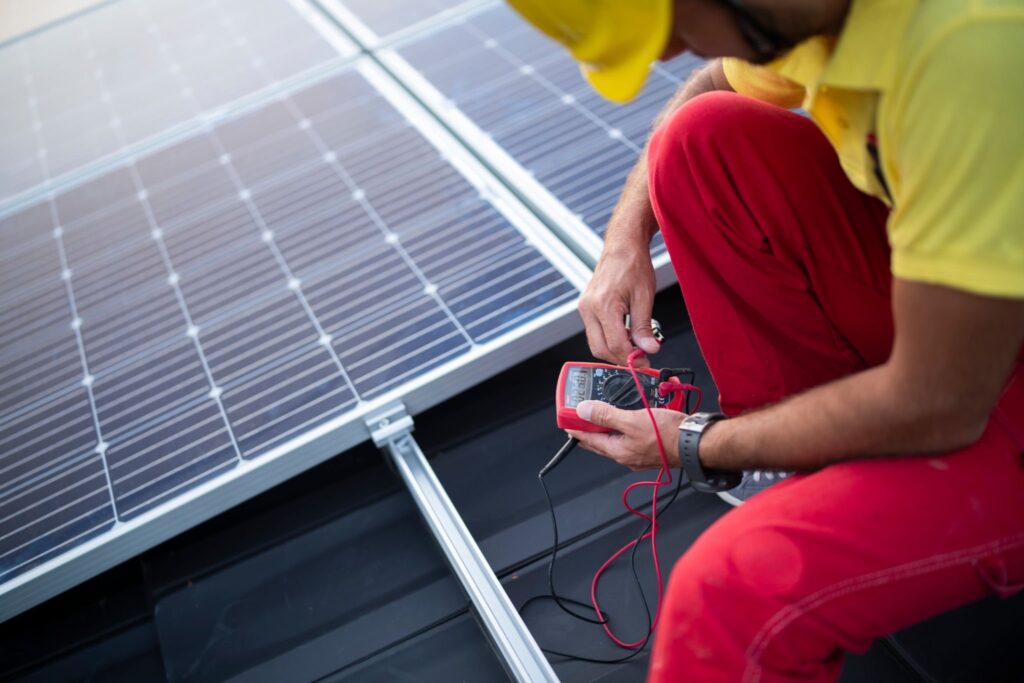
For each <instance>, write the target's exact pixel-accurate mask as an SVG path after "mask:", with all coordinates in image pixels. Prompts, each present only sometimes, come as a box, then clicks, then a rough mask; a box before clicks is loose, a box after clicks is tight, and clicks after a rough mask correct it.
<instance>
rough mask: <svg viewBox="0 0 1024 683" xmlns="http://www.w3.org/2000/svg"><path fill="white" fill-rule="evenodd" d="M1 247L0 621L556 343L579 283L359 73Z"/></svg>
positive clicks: (527, 224) (535, 231) (79, 196)
mask: <svg viewBox="0 0 1024 683" xmlns="http://www.w3.org/2000/svg"><path fill="white" fill-rule="evenodd" d="M0 240H2V245H0V246H2V247H3V249H2V255H0V284H2V292H3V294H2V295H0V334H2V345H0V348H2V359H0V386H2V387H3V388H4V391H0V396H2V400H3V403H2V405H0V618H5V617H8V616H10V615H11V614H13V613H16V612H17V611H20V610H21V609H24V608H25V607H27V606H30V605H31V604H33V603H35V602H38V601H39V600H40V599H43V598H45V597H48V596H49V595H52V594H53V593H55V592H56V591H57V590H60V589H61V588H63V587H66V586H67V585H70V584H71V583H73V582H75V581H77V580H81V579H82V578H85V577H86V576H88V575H91V574H93V573H96V572H97V571H99V570H101V569H102V568H104V567H107V566H110V565H111V564H113V563H114V562H116V561H119V560H120V559H125V558H127V557H129V556H131V555H132V554H134V553H136V552H138V551H140V550H142V549H144V548H145V547H148V546H149V545H152V544H154V543H156V542H158V541H159V540H161V539H162V538H166V537H167V536H169V535H171V534H173V533H175V532H177V531H180V530H182V529H184V528H187V527H188V526H190V525H191V524H193V523H195V522H197V521H200V520H202V519H205V518H207V517H209V516H211V515H212V514H215V513H216V512H218V511H220V510H222V509H224V508H226V507H228V506H230V505H231V504H233V503H235V502H238V501H239V500H242V499H244V498H245V497H248V496H249V495H252V494H253V493H255V492H257V491H259V490H262V489H264V488H266V487H268V486H270V485H272V484H274V483H276V482H277V481H280V480H281V479H283V478H285V477H286V476H289V475H291V474H294V473H296V472H298V471H301V470H302V469H305V468H307V467H309V466H311V465H312V464H315V463H316V462H318V461H320V460H322V459H324V458H326V457H329V456H331V455H333V454H335V453H337V452H339V451H342V450H344V449H345V448H347V447H349V446H351V445H353V444H355V443H357V442H359V441H362V440H364V439H365V438H367V436H368V434H367V431H366V427H365V426H364V425H363V424H362V417H363V416H365V415H366V414H367V413H369V412H371V411H373V410H376V409H379V408H380V407H381V406H383V405H386V404H388V403H390V402H392V401H394V400H396V399H400V400H402V401H404V402H405V404H406V406H407V408H408V409H409V410H410V411H411V412H417V411H419V410H422V409H424V408H425V407H427V406H430V405H433V404H435V403H437V402H439V401H441V400H443V399H444V398H446V397H448V396H450V395H452V394H453V393H455V392H456V391H460V390H462V389H465V388H467V387H469V386H471V385H473V384H475V383H476V382H478V381H479V380H481V379H482V378H483V377H486V376H488V375H490V374H493V373H494V372H497V371H499V370H501V369H503V368H504V367H507V366H508V365H510V364H511V363H513V362H515V361H517V360H519V359H521V358H524V357H526V356H527V355H529V354H530V353H533V352H535V351H537V350H539V349H541V348H544V347H546V346H548V345H550V344H551V343H553V342H554V341H556V340H558V339H560V338H562V337H564V336H568V335H569V334H571V333H573V332H574V331H576V330H577V329H578V321H577V319H576V315H575V300H576V298H577V297H578V294H579V289H580V287H581V286H582V283H583V282H584V280H585V273H586V270H585V267H584V266H583V265H582V264H581V263H580V262H579V261H578V260H576V259H575V258H574V257H573V256H572V255H571V254H570V253H569V252H568V250H566V249H565V248H564V246H563V245H561V244H560V243H558V242H557V240H556V239H555V238H554V237H553V236H551V235H550V233H548V232H547V231H546V230H545V229H544V228H543V226H541V225H540V224H539V223H538V222H537V221H536V219H535V218H533V216H532V215H531V214H529V213H528V212H527V211H526V210H525V208H524V207H523V206H522V205H521V204H519V203H517V202H516V201H515V199H514V198H513V196H512V195H511V194H510V193H509V192H508V191H507V190H506V189H505V188H504V187H503V186H501V185H500V184H499V183H497V182H496V181H495V180H494V179H493V178H492V177H491V176H490V175H489V174H488V173H487V172H486V171H485V170H484V169H483V167H482V166H481V165H480V164H479V163H478V162H477V161H476V160H475V159H474V158H473V157H472V156H471V155H470V154H469V153H467V152H466V151H465V150H464V149H463V148H461V147H459V146H458V145H457V144H456V143H455V142H454V140H453V138H451V136H450V135H449V134H447V133H446V131H444V129H443V128H442V127H441V126H440V125H439V124H438V123H436V122H435V121H434V120H433V119H431V118H430V117H429V115H428V114H427V113H426V112H425V111H423V110H422V109H420V108H419V107H418V105H416V104H415V102H414V101H413V100H412V99H411V98H410V97H409V96H408V95H407V94H406V93H405V92H404V91H402V90H401V88H400V86H398V85H397V84H396V83H395V82H394V81H392V80H390V79H389V77H387V76H386V75H385V74H384V72H383V71H381V70H380V69H379V67H376V66H375V65H374V64H372V63H370V61H369V60H361V61H360V62H359V63H358V65H357V67H356V68H351V69H346V70H344V71H342V72H339V73H336V74H334V75H330V76H329V77H325V78H323V79H321V80H319V81H317V82H314V83H312V84H307V85H304V86H303V87H301V88H299V89H295V90H293V91H291V93H290V94H288V95H280V96H278V97H276V98H274V99H273V100H271V101H269V102H267V103H266V104H265V105H263V106H260V107H258V108H255V109H253V110H251V111H246V112H237V113H235V114H234V115H232V116H229V117H225V118H224V119H222V120H220V121H218V122H217V123H215V124H209V125H206V126H204V127H203V128H202V130H200V131H198V132H196V133H195V134H193V135H191V136H189V137H186V138H184V139H181V140H177V141H174V142H169V143H168V144H167V145H165V146H163V147H161V148H159V149H155V150H146V151H145V152H142V153H139V154H135V155H132V156H131V157H129V158H128V159H126V160H124V161H123V162H122V163H119V164H118V165H116V166H115V167H114V168H111V169H109V170H108V171H106V172H104V173H102V174H99V175H97V176H95V177H93V178H90V179H88V180H83V181H82V182H81V183H80V184H78V185H76V186H74V187H70V188H68V189H65V190H63V191H61V192H59V193H57V194H56V195H55V196H53V197H52V198H49V197H47V198H44V199H41V200H39V201H38V202H36V203H35V204H32V205H29V206H26V207H23V208H22V209H20V210H18V211H16V212H12V213H8V214H7V215H6V216H3V217H0Z"/></svg>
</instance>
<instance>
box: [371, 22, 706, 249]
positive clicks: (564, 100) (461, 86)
mask: <svg viewBox="0 0 1024 683" xmlns="http://www.w3.org/2000/svg"><path fill="white" fill-rule="evenodd" d="M395 51H396V53H397V55H398V56H399V57H400V58H402V59H403V60H404V61H405V63H406V64H407V65H408V67H411V68H412V69H414V70H415V71H417V72H418V73H419V74H420V75H421V76H422V77H423V78H425V80H426V81H427V83H428V84H429V85H428V87H431V88H433V89H436V91H437V92H438V93H439V96H437V95H435V96H434V97H427V98H425V99H427V101H428V102H430V101H433V102H434V103H437V102H438V101H440V99H441V98H443V104H442V105H441V106H439V107H438V109H439V110H440V111H439V113H440V114H441V116H446V115H448V114H450V113H451V112H452V111H453V110H456V111H458V112H460V113H461V114H462V115H463V116H464V117H466V118H468V120H469V122H470V125H472V126H475V128H476V130H477V131H482V133H483V134H485V135H486V136H487V137H489V138H490V139H491V140H493V142H494V143H496V144H497V145H498V146H499V147H500V148H501V149H503V150H504V152H505V153H506V154H507V155H508V156H509V157H511V159H512V160H513V161H514V163H515V164H518V165H519V166H520V167H521V168H523V169H525V170H526V171H527V172H528V174H529V175H530V176H532V177H533V179H535V180H536V181H537V182H539V183H540V184H541V185H542V186H543V187H544V188H546V190H547V191H548V192H550V193H551V194H552V195H554V197H556V198H557V199H558V200H559V201H560V202H561V203H562V204H564V205H565V206H566V207H568V209H569V211H570V212H571V213H572V214H575V216H576V217H577V218H578V219H579V220H580V221H582V223H584V224H585V225H586V226H588V227H589V228H590V229H591V230H593V231H594V232H595V233H596V234H598V235H603V234H604V231H605V229H606V227H607V224H608V219H609V218H610V216H611V211H612V208H613V207H614V205H615V202H616V201H617V199H618V196H619V193H620V192H621V191H622V187H623V185H624V184H625V180H626V176H627V175H628V173H629V171H630V169H631V168H632V167H633V165H634V164H635V162H636V160H637V157H638V156H639V154H640V152H641V150H642V149H643V146H644V144H645V141H646V139H647V136H648V134H649V132H650V127H651V123H652V121H653V120H654V118H655V116H656V115H657V113H658V111H659V110H660V109H661V108H662V107H663V106H664V105H665V103H666V102H667V101H668V99H669V98H670V97H671V95H672V94H673V93H674V92H675V91H676V89H678V88H679V86H680V84H681V83H682V82H683V81H684V80H685V79H686V78H687V76H688V75H689V74H690V73H691V72H692V71H693V70H694V69H695V68H696V67H697V66H699V65H700V60H698V59H696V58H694V57H692V56H684V57H681V58H678V59H676V60H673V61H671V62H668V63H665V64H658V65H656V66H655V67H654V69H653V70H652V73H651V76H650V78H649V80H648V83H647V85H646V86H645V88H644V90H643V91H642V92H641V94H640V95H639V96H638V97H637V99H636V100H634V101H633V102H631V103H629V104H627V105H624V106H623V105H615V104H612V103H609V102H607V101H605V100H604V99H602V98H601V97H600V96H599V95H597V94H596V93H595V92H594V91H593V90H592V89H591V88H590V86H589V85H588V84H587V83H586V82H585V81H584V79H583V77H582V76H581V74H580V71H579V66H578V65H577V64H576V63H575V62H574V61H573V60H572V58H571V57H570V56H569V55H568V53H567V52H566V50H565V49H564V48H563V47H561V46H560V45H558V44H557V43H555V42H553V41H551V40H550V39H548V38H546V37H544V36H543V35H541V34H540V33H539V32H538V31H536V30H535V29H533V28H532V27H530V26H529V25H527V24H526V23H525V22H524V21H523V20H522V19H520V18H519V16H518V15H516V14H515V13H514V12H513V11H512V10H511V9H509V8H508V7H506V6H505V5H504V3H499V4H496V5H493V6H491V7H489V8H487V9H484V10H482V11H480V12H478V13H475V14H471V15H468V16H466V17H464V18H460V19H458V20H456V21H454V22H452V23H450V24H449V25H447V26H446V27H443V28H439V29H437V30H435V31H432V32H429V33H426V34H422V35H419V36H417V37H415V38H412V39H410V40H409V41H408V42H403V43H402V44H400V45H398V46H397V47H396V48H395ZM389 63H394V62H389ZM660 250H663V247H662V246H656V251H660Z"/></svg>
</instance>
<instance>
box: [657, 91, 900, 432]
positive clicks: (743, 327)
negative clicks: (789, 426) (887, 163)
mask: <svg viewBox="0 0 1024 683" xmlns="http://www.w3.org/2000/svg"><path fill="white" fill-rule="evenodd" d="M648 164H649V169H650V185H651V195H652V200H653V203H654V209H655V213H656V215H657V217H658V223H659V225H660V226H661V231H662V235H663V237H664V239H665V244H666V245H667V246H668V249H669V254H670V255H671V257H672V263H673V265H674V266H675V270H676V273H677V275H678V277H679V282H680V285H681V286H682V290H683V296H684V298H685V299H686V305H687V310H688V311H689V313H690V318H691V320H692V321H693V326H694V331H695V333H696V335H697V340H698V341H699V342H700V346H701V350H702V351H703V353H704V357H705V360H706V361H707V364H708V368H709V369H710V370H711V374H712V376H713V377H714V379H715V384H716V385H717V386H718V390H719V391H720V392H721V406H722V411H723V412H724V413H726V414H727V415H737V414H739V413H742V412H743V411H746V410H749V409H752V408H758V407H760V406H762V405H765V404H767V403H771V402H773V401H777V400H779V399H781V398H783V397H785V396H789V395H791V394H794V393H797V392H799V391H801V390H803V389H807V388H809V387H812V386H816V385H818V384H822V383H824V382H827V381H830V380H833V379H837V378H839V377H842V376H844V375H847V374H850V373H852V372H855V371H857V370H861V369H864V368H866V367H869V366H872V365H877V364H879V363H881V362H883V361H884V360H885V359H886V358H887V357H888V355H889V351H890V348H891V346H892V315H891V311H890V304H889V292H890V281H891V280H890V274H889V247H888V243H887V241H886V235H885V220H886V217H887V214H888V212H887V210H886V208H885V206H884V205H883V204H882V203H881V202H879V201H878V200H876V199H873V198H871V197H868V196H867V195H864V194H862V193H861V192H859V191H858V190H857V189H856V188H854V187H853V185H851V184H850V182H849V181H848V180H847V179H846V176H845V175H844V174H843V171H842V169H841V168H840V166H839V162H838V160H837V158H836V154H835V152H834V151H833V149H832V147H831V146H830V145H829V143H828V142H827V141H826V139H825V137H824V136H823V135H822V134H821V132H820V131H819V130H818V129H817V127H816V126H815V124H814V123H813V122H812V121H810V120H809V119H806V118H804V117H802V116H799V115H797V114H794V113H792V112H789V111H786V110H783V109H779V108H778V107H773V106H771V105H768V104H764V103H761V102H758V101H757V100H753V99H750V98H746V97H742V96H740V95H735V94H731V93H711V94H707V95H702V96H700V97H698V98H696V99H695V100H693V101H691V102H689V103H688V104H687V105H686V106H684V107H683V108H682V109H681V110H680V111H679V112H677V113H676V115H675V116H674V117H672V118H671V119H670V120H669V121H668V122H667V123H666V124H665V125H664V126H663V127H662V128H661V130H660V131H659V132H658V133H657V134H656V135H655V136H654V138H653V140H652V141H651V150H650V158H649V162H648Z"/></svg>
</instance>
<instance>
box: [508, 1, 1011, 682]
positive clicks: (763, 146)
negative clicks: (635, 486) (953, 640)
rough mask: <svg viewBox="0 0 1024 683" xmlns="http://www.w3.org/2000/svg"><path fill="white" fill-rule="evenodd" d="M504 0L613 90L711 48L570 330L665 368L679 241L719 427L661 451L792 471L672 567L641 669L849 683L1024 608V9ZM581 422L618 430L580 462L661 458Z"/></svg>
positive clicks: (592, 440) (613, 420) (626, 204)
mask: <svg viewBox="0 0 1024 683" xmlns="http://www.w3.org/2000/svg"><path fill="white" fill-rule="evenodd" d="M510 2H511V4H512V5H514V6H515V7H516V8H517V9H519V11H520V12H521V13H523V14H524V15H525V16H526V17H527V18H528V19H529V20H530V21H532V22H533V23H534V24H535V25H537V26H538V27H539V28H541V29H542V30H543V31H545V32H546V33H548V34H549V35H551V36H552V37H554V38H556V39H557V40H559V41H561V42H562V43H563V44H565V45H567V46H568V47H569V48H570V49H571V50H572V52H573V53H574V55H575V56H576V57H577V58H578V59H580V60H581V61H582V62H583V63H584V75H585V76H586V77H587V79H588V80H589V81H590V82H591V83H592V84H593V85H594V86H595V87H596V88H597V89H598V90H599V91H601V92H602V93H604V94H605V95H607V96H608V97H610V98H611V99H615V100H620V101H622V100H626V99H628V98H629V97H631V96H632V95H633V94H635V93H636V92H637V91H638V90H639V88H640V87H641V85H642V82H643V80H644V77H645V75H646V72H647V69H648V66H649V63H650V62H651V61H652V60H653V59H655V58H657V57H658V56H662V57H668V56H671V55H673V54H676V53H678V52H680V51H682V50H685V49H690V50H693V51H694V52H696V53H698V54H701V55H704V56H706V57H709V58H715V59H712V60H711V61H710V62H709V64H708V65H707V67H706V68H704V69H703V70H702V71H701V72H699V73H697V74H696V75H695V76H694V77H693V78H692V79H691V80H690V81H689V82H688V83H687V84H686V86H685V87H684V88H683V89H682V90H681V92H680V93H679V94H678V95H677V96H676V97H675V98H674V99H673V101H672V102H670V103H669V105H668V107H667V108H666V110H665V113H664V114H663V115H662V117H660V119H659V121H658V122H657V124H656V131H655V133H654V135H653V136H652V139H651V140H650V142H649V145H648V148H647V150H646V153H645V155H644V157H643V158H642V159H641V160H640V162H639V163H638V165H637V167H636V169H635V170H634V172H633V173H632V175H631V176H630V178H629V180H628V182H627V185H626V188H625V190H624V191H623V194H622V198H621V200H620V202H619V204H618V207H617V209H616V211H615V213H614V215H613V218H612V220H611V224H610V225H609V227H608V231H607V237H606V239H605V247H604V252H603V254H602V256H601V259H600V262H599V264H598V266H597V268H596V271H595V274H594V279H593V281H592V282H591V284H590V286H589V287H588V289H587V291H586V293H585V295H584V297H583V299H582V301H581V303H580V312H581V314H582V316H583V320H584V323H585V326H586V331H587V338H588V341H589V343H590V347H591V350H592V351H593V353H594V355H595V356H598V357H600V358H603V359H606V360H608V361H613V362H617V363H623V362H624V361H625V359H626V356H627V354H628V353H629V352H630V351H631V350H632V348H633V343H635V344H636V345H637V346H639V347H640V348H642V349H644V350H645V351H647V352H655V351H657V343H656V342H655V341H654V339H653V338H652V337H651V335H650V328H649V320H650V311H651V305H652V298H653V295H654V274H653V271H652V269H651V264H650V259H649V256H648V252H647V245H648V241H649V239H650V238H651V237H652V235H653V234H654V232H655V231H656V230H657V229H658V228H659V226H660V229H661V232H662V235H663V236H664V240H665V243H666V244H667V246H668V249H669V254H670V255H671V257H672V263H673V265H674V267H675V270H676V273H677V275H678V277H679V281H680V284H681V287H682V291H683V295H684V298H685V300H686V306H687V309H688V310H689V313H690V316H691V319H692V321H693V326H694V331H695V333H696V335H697V339H698V341H699V342H700V345H701V349H702V351H703V353H704V356H705V358H706V360H707V363H708V366H709V368H710V370H711V372H712V375H713V376H714V379H715V382H716V384H717V386H718V388H719V390H720V392H721V406H722V411H723V412H724V414H725V415H726V416H728V418H724V417H722V416H701V417H699V418H694V417H686V416H683V415H681V414H679V413H673V412H670V411H656V412H657V421H658V424H659V426H660V432H661V434H662V436H663V437H664V442H665V445H666V447H667V450H668V451H669V456H670V459H671V460H672V462H673V464H678V463H679V461H680V453H682V455H683V459H684V461H685V462H684V464H685V465H686V467H685V469H686V472H687V474H689V475H690V478H691V479H695V480H697V481H700V480H701V479H702V478H707V479H712V480H713V479H715V477H716V476H717V478H718V479H723V478H724V479H732V480H733V481H735V478H734V477H730V476H727V475H728V473H730V472H738V471H740V470H745V469H746V470H750V469H767V470H798V471H800V473H798V474H797V475H796V476H793V477H789V478H787V479H785V480H784V481H782V482H781V483H778V484H776V485H774V486H772V487H771V488H768V489H767V490H765V491H763V492H762V493H759V494H758V495H756V496H753V497H751V498H750V499H749V500H748V501H747V502H746V503H745V504H744V505H743V506H741V507H738V508H737V509H735V510H733V511H731V512H730V513H729V514H727V515H725V516H724V517H723V518H722V519H720V520H719V521H718V522H717V523H716V524H714V525H713V526H712V527H711V528H709V529H708V530H707V531H706V532H705V533H704V535H703V536H702V537H701V538H700V539H699V540H698V541H697V542H696V543H695V544H694V545H693V547H692V548H691V549H690V550H689V551H688V552H687V553H686V554H685V555H684V556H683V558H682V559H681V560H680V561H679V562H678V563H677V565H676V566H675V569H674V570H673V573H672V577H671V580H670V582H669V587H668V590H667V593H666V606H665V613H664V618H663V621H662V625H661V626H660V628H659V631H658V633H657V635H656V642H655V648H654V653H653V655H652V661H651V670H650V680H652V681H665V680H686V681H740V680H742V681H763V682H768V681H795V680H800V681H832V680H835V679H836V677H837V676H838V674H839V668H840V666H841V662H842V652H843V651H845V650H852V651H863V650H865V649H867V647H868V646H869V645H870V643H871V641H872V640H873V639H875V638H877V637H879V636H883V635H885V634H887V633H890V632H892V631H895V630H897V629H899V628H902V627H904V626H907V625H909V624H912V623H914V622H916V621H919V620H921V619H923V618H926V617H928V616H930V615H933V614H936V613H938V612H942V611H945V610H948V609H951V608H953V607H955V606H957V605H961V604H964V603H966V602H969V601H973V600H976V599H979V598H981V597H983V596H986V595H991V594H997V595H1002V596H1007V595H1010V594H1012V593H1014V592H1015V591H1017V590H1019V589H1020V587H1021V585H1022V584H1024V465H1022V451H1024V354H1022V353H1021V349H1022V341H1024V118H1022V114H1021V112H1022V111H1024V86H1022V83H1024V81H1022V80H1021V77H1020V70H1021V69H1022V68H1024V2H1021V0H929V1H928V2H919V1H918V0H774V1H773V0H744V1H742V2H741V0H676V1H675V2H671V0H628V1H627V0H621V1H620V2H615V1H614V0H589V1H588V0H510ZM722 58H724V59H722ZM755 64H761V65H763V66H755ZM730 91H736V92H730ZM739 93H742V94H739ZM801 104H802V105H803V107H804V108H805V109H806V111H807V112H808V113H809V114H810V118H806V117H804V116H801V115H799V114H796V113H793V112H790V111H787V109H786V108H789V107H796V106H799V105H801ZM626 313H629V314H630V316H631V320H632V321H633V327H632V329H631V330H629V331H628V332H627V331H626V330H624V329H623V325H622V320H623V316H624V314H626ZM631 340H632V343H631ZM579 412H580V413H581V414H583V416H584V417H586V418H588V419H590V420H591V421H593V422H595V423H598V424H601V425H605V426H608V427H611V428H613V429H614V430H615V431H616V432H617V433H615V434H583V433H574V436H576V437H577V438H579V439H580V441H581V442H582V443H583V445H584V446H585V447H587V448H589V449H590V450H593V451H596V452H597V453H600V454H603V455H605V456H608V457H610V458H612V459H614V460H616V461H618V462H620V463H622V464H623V465H626V466H629V467H632V468H636V469H640V468H649V467H656V466H658V464H659V460H658V455H657V448H656V443H655V437H654V435H653V430H652V429H651V425H650V422H649V419H648V417H647V416H646V415H645V414H643V413H642V412H628V411H620V410H616V409H614V408H612V407H611V406H608V405H606V404H601V403H586V404H582V405H581V406H580V411H579ZM680 427H682V428H683V429H682V430H681V431H680ZM677 434H678V435H680V436H681V437H682V438H680V439H678V440H677V438H676V436H677ZM704 488H705V489H709V488H714V487H713V486H704Z"/></svg>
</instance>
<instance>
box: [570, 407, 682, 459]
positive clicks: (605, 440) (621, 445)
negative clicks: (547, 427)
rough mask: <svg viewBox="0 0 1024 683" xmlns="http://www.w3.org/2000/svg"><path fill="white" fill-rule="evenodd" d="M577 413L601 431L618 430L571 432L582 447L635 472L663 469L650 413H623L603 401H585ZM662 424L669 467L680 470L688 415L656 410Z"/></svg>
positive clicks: (658, 419) (657, 417)
mask: <svg viewBox="0 0 1024 683" xmlns="http://www.w3.org/2000/svg"><path fill="white" fill-rule="evenodd" d="M576 412H577V414H579V416H580V417H582V418H583V419H584V420H587V421H588V422H593V423H594V424H596V425H599V426H601V427H608V428H609V429H614V430H615V432H616V433H613V434H606V433H595V432H578V431H575V430H570V431H569V436H572V437H574V438H575V439H577V440H578V441H579V442H580V445H581V446H583V447H584V448H586V449H587V450H588V451H593V452H594V453H597V454H599V455H603V456H605V457H606V458H611V459H612V460H614V461H615V462H617V463H619V464H620V465H624V466H626V467H628V468H629V469H631V470H649V469H656V468H658V467H661V455H660V454H659V453H658V441H657V438H656V437H655V435H654V426H653V425H652V424H651V418H650V416H649V415H648V414H647V411H646V410H621V409H619V408H616V407H614V406H611V405H609V404H607V403H602V402H600V401H583V402H581V403H580V404H579V405H578V406H577V407H576ZM652 412H653V413H654V419H655V420H656V421H657V422H658V432H659V433H660V434H661V443H662V446H663V447H664V448H665V456H666V457H667V458H668V465H669V467H679V424H680V423H681V422H682V421H683V419H684V418H685V417H686V414H685V413H679V412H676V411H674V410H665V409H664V408H655V409H653V410H652Z"/></svg>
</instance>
